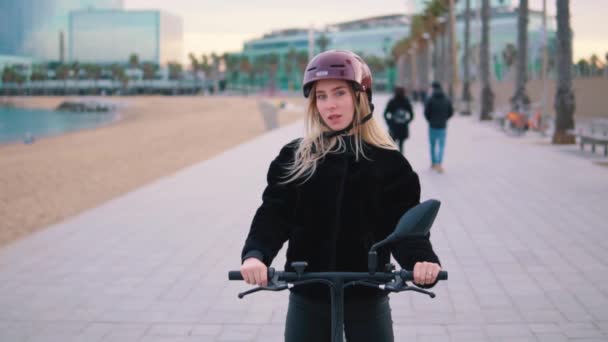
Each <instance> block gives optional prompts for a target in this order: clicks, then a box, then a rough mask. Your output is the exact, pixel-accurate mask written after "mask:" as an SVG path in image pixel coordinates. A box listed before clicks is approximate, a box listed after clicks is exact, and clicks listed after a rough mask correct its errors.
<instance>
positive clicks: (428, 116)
mask: <svg viewBox="0 0 608 342" xmlns="http://www.w3.org/2000/svg"><path fill="white" fill-rule="evenodd" d="M431 103H432V101H431V99H428V100H427V101H426V103H425V104H424V117H425V118H426V120H427V121H430V120H431Z"/></svg>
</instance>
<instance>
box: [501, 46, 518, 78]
mask: <svg viewBox="0 0 608 342" xmlns="http://www.w3.org/2000/svg"><path fill="white" fill-rule="evenodd" d="M517 55H518V54H517V48H516V47H515V45H513V44H512V43H507V45H505V48H504V49H503V50H502V60H503V61H504V63H505V65H506V66H507V72H508V73H509V74H510V73H511V72H510V71H511V68H512V67H513V65H514V64H515V62H516V61H517Z"/></svg>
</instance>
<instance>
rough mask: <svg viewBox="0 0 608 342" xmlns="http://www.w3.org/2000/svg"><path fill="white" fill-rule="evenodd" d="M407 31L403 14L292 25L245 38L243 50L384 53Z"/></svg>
mask: <svg viewBox="0 0 608 342" xmlns="http://www.w3.org/2000/svg"><path fill="white" fill-rule="evenodd" d="M408 34H409V19H408V17H407V16H406V15H404V14H392V15H385V16H379V17H372V18H365V19H359V20H353V21H348V22H343V23H337V24H330V25H328V26H326V27H325V28H323V29H321V30H314V31H313V30H309V29H304V28H294V29H286V30H279V31H274V32H271V33H269V34H266V35H264V36H263V37H261V38H259V39H253V40H250V41H247V42H245V44H244V46H243V54H244V55H247V56H249V57H255V56H259V55H264V54H270V53H275V54H278V55H280V56H282V55H285V54H287V53H288V52H289V50H291V49H294V50H296V51H309V50H310V47H311V46H312V49H313V50H314V51H313V53H317V52H319V51H320V49H321V47H322V46H321V45H322V44H321V40H324V41H325V42H324V43H323V44H324V45H325V46H324V49H342V50H350V51H355V52H358V53H361V54H362V55H374V56H386V55H387V54H390V52H391V48H392V46H393V45H394V43H395V42H396V41H398V40H400V39H403V38H405V37H407V35H408Z"/></svg>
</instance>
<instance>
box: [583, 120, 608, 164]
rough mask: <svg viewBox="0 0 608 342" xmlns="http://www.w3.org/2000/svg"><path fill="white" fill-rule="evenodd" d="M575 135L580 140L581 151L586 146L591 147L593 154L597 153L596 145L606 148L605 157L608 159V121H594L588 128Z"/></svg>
mask: <svg viewBox="0 0 608 342" xmlns="http://www.w3.org/2000/svg"><path fill="white" fill-rule="evenodd" d="M575 135H576V136H577V137H578V138H579V144H580V146H581V151H583V150H584V149H585V145H591V152H592V153H595V145H603V146H604V156H606V157H608V121H607V120H593V121H592V122H591V123H590V124H589V125H587V126H586V127H583V128H580V129H579V130H577V131H576V133H575Z"/></svg>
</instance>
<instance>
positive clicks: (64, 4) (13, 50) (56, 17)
mask: <svg viewBox="0 0 608 342" xmlns="http://www.w3.org/2000/svg"><path fill="white" fill-rule="evenodd" d="M123 2H124V1H123V0H0V55H12V56H25V57H31V58H34V59H36V60H40V61H59V60H61V56H62V54H63V56H64V57H65V56H66V55H65V51H67V49H68V48H69V46H68V45H67V42H66V41H65V40H67V39H66V37H67V32H68V20H69V13H70V12H71V11H74V10H82V9H122V8H123ZM62 36H63V37H64V38H63V43H62V38H61V37H62Z"/></svg>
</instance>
